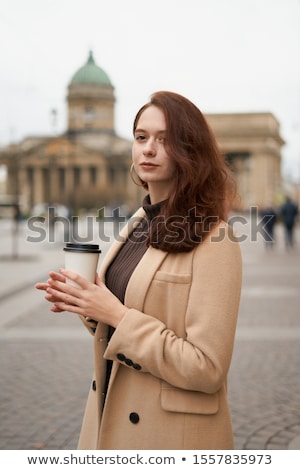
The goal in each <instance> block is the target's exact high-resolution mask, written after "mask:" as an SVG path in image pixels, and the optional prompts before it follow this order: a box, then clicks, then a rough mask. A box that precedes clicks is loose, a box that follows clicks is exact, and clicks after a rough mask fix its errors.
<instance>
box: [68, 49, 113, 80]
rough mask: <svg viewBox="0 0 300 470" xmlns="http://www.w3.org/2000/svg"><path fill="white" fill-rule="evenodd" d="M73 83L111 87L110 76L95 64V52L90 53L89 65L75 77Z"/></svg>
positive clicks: (81, 69) (78, 71) (82, 68)
mask: <svg viewBox="0 0 300 470" xmlns="http://www.w3.org/2000/svg"><path fill="white" fill-rule="evenodd" d="M71 83H97V84H98V85H111V81H110V78H109V76H108V75H107V74H106V73H105V72H104V70H102V69H101V68H100V67H98V65H96V64H95V61H94V57H93V52H92V51H90V53H89V58H88V60H87V63H86V64H85V65H84V66H83V67H81V68H80V69H79V70H77V72H76V73H75V75H74V76H73V78H72V80H71Z"/></svg>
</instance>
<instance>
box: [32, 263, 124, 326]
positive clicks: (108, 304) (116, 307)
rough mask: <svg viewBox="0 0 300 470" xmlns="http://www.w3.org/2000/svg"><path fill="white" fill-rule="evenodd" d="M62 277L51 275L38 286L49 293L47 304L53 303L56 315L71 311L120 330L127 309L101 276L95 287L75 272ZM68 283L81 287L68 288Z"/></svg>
mask: <svg viewBox="0 0 300 470" xmlns="http://www.w3.org/2000/svg"><path fill="white" fill-rule="evenodd" d="M60 273H61V274H59V273H50V279H49V280H48V282H47V283H45V284H37V285H36V287H37V288H38V289H41V290H46V292H47V295H46V297H45V298H46V300H48V301H49V302H53V303H54V305H53V307H52V308H51V310H52V311H53V312H62V311H68V312H71V313H76V314H78V315H83V316H84V317H89V318H91V319H93V320H95V321H98V322H102V323H106V324H107V325H111V326H112V327H114V328H116V327H117V326H118V324H119V323H120V321H121V320H122V318H123V316H124V315H125V313H126V312H127V310H128V309H127V307H125V305H123V304H122V303H121V302H120V301H119V299H118V298H117V297H116V296H114V295H113V294H112V293H111V291H110V290H109V289H107V287H106V286H105V284H104V283H103V282H102V281H101V280H100V278H99V276H98V275H97V276H96V282H95V284H93V283H92V282H90V281H88V280H87V279H85V278H83V277H81V276H79V275H78V274H76V273H74V272H73V271H69V270H66V269H60ZM66 279H70V280H71V281H74V282H75V283H76V284H77V285H78V287H77V286H73V285H71V284H68V283H67V282H66Z"/></svg>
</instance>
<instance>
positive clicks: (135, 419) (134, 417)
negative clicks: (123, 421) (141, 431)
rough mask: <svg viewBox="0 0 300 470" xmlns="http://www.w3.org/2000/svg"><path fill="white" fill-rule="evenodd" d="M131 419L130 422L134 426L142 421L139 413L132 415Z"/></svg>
mask: <svg viewBox="0 0 300 470" xmlns="http://www.w3.org/2000/svg"><path fill="white" fill-rule="evenodd" d="M129 419H130V421H131V422H132V423H133V424H137V423H138V422H139V420H140V417H139V415H138V414H137V413H134V412H133V413H130V415H129Z"/></svg>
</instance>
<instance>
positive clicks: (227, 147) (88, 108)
mask: <svg viewBox="0 0 300 470" xmlns="http://www.w3.org/2000/svg"><path fill="white" fill-rule="evenodd" d="M67 107H68V109H67V110H68V124H67V130H66V132H64V133H63V134H61V135H57V136H49V137H27V138H25V139H24V140H22V141H21V142H19V143H18V144H12V145H9V146H7V147H5V148H2V149H0V165H1V164H3V165H5V166H6V168H7V181H6V195H7V196H9V197H10V198H11V199H14V200H15V201H16V202H17V203H18V204H19V205H20V208H21V211H22V212H24V213H30V211H31V210H32V208H33V207H34V206H36V205H39V204H46V205H49V206H51V205H53V204H61V205H64V206H67V207H69V208H70V209H72V210H73V211H76V210H79V209H81V208H84V209H92V208H95V209H99V208H102V207H104V206H110V207H117V206H120V205H126V206H127V207H128V208H129V210H133V209H135V208H136V207H137V206H138V205H139V204H140V202H141V200H142V196H143V192H141V189H140V188H138V187H137V186H135V185H134V184H133V183H132V181H131V179H130V172H129V170H130V165H131V145H132V142H131V141H130V140H127V139H124V138H121V137H119V136H117V135H116V132H115V128H114V107H115V97H114V87H113V85H112V83H111V80H110V78H109V76H108V75H107V74H106V72H105V71H104V70H103V69H102V68H101V67H99V66H98V65H97V64H96V63H95V60H94V57H93V54H92V52H90V53H89V56H88V60H87V62H86V64H85V65H83V66H82V67H81V68H79V70H78V71H77V72H76V73H75V74H74V75H73V77H72V79H71V81H70V83H69V86H68V91H67ZM206 118H207V120H208V122H209V124H210V126H211V127H212V129H213V131H214V132H215V134H216V137H217V141H218V144H219V147H220V148H221V150H222V152H223V153H224V155H225V156H226V158H227V159H228V161H229V162H230V164H231V166H232V169H233V171H234V173H235V176H236V180H237V187H238V193H239V197H238V198H237V199H236V204H235V209H236V210H241V211H244V210H248V209H249V207H250V206H257V207H258V208H263V207H264V206H266V205H268V204H270V203H274V201H275V198H276V195H277V194H278V192H280V190H281V147H282V145H283V144H284V141H283V139H282V138H281V136H280V126H279V123H278V121H277V119H276V118H275V116H274V115H273V114H271V113H268V112H266V113H240V114H206Z"/></svg>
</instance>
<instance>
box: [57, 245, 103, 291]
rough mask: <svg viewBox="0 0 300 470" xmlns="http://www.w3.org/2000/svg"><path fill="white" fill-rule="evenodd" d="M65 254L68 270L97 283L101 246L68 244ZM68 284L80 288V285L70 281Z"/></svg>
mask: <svg viewBox="0 0 300 470" xmlns="http://www.w3.org/2000/svg"><path fill="white" fill-rule="evenodd" d="M64 252H65V268H66V269H70V271H74V272H75V273H77V274H79V275H80V276H82V277H84V278H85V279H87V280H88V281H90V282H95V279H96V272H97V266H98V260H99V254H100V253H101V250H100V249H99V245H91V244H87V243H85V244H84V243H67V244H66V246H65V248H64ZM67 282H68V283H69V284H73V285H75V286H77V287H78V284H76V283H75V282H73V281H70V280H69V279H68V280H67Z"/></svg>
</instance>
